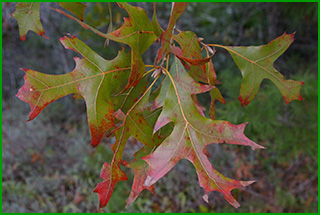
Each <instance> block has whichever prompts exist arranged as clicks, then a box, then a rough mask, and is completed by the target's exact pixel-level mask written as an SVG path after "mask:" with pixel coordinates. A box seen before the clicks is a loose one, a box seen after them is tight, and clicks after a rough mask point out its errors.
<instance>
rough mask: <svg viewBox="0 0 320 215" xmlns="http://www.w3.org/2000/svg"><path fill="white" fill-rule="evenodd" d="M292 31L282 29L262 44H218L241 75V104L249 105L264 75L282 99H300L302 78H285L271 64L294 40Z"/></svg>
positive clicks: (288, 100)
mask: <svg viewBox="0 0 320 215" xmlns="http://www.w3.org/2000/svg"><path fill="white" fill-rule="evenodd" d="M293 37H294V34H286V33H284V34H283V35H282V36H280V37H278V38H276V39H274V40H273V41H271V42H270V43H268V44H267V45H263V46H249V47H245V46H239V47H236V46H221V45H214V46H217V47H221V48H224V49H226V50H227V51H228V52H229V53H230V54H231V56H232V58H233V60H234V62H235V63H236V64H237V66H238V67H239V69H240V70H241V74H242V77H243V80H242V84H241V88H240V96H239V100H240V102H241V105H242V106H246V105H248V104H249V103H250V102H251V101H252V100H253V98H254V97H255V95H256V94H257V92H258V90H259V87H260V84H261V82H262V80H263V79H269V80H271V81H272V82H273V83H274V84H275V85H276V86H277V87H278V89H279V90H280V92H281V94H282V96H283V98H284V101H285V102H286V103H287V104H288V103H289V102H291V101H293V100H303V98H302V96H301V95H300V92H299V91H300V88H301V86H302V85H303V84H304V83H303V82H302V81H294V80H285V79H284V78H283V75H282V74H281V73H280V72H278V71H277V70H276V69H275V68H274V67H273V63H274V61H275V60H276V59H277V58H279V57H280V56H281V55H282V54H283V53H284V52H285V51H286V50H287V49H288V47H289V46H290V45H291V43H292V42H293V40H294V39H293Z"/></svg>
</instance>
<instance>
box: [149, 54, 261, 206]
mask: <svg viewBox="0 0 320 215" xmlns="http://www.w3.org/2000/svg"><path fill="white" fill-rule="evenodd" d="M171 72H172V74H174V75H171V74H168V76H169V77H170V81H171V85H170V87H169V91H168V93H167V98H166V100H165V102H164V106H163V109H162V112H161V114H160V116H159V118H158V120H157V122H156V125H155V128H154V132H155V131H157V130H158V129H160V128H161V127H163V126H164V125H166V124H167V123H169V122H173V123H174V128H173V131H172V133H171V134H170V136H169V137H167V138H166V139H165V140H164V142H162V143H161V145H160V146H159V147H158V148H157V149H156V150H155V151H154V152H153V153H152V154H150V155H148V156H146V157H144V158H143V159H144V160H145V161H146V162H147V163H148V164H149V169H150V170H149V175H148V177H147V179H146V181H145V184H144V185H145V186H151V185H153V184H154V183H155V182H157V181H158V180H159V179H160V178H161V177H162V176H164V175H165V174H166V173H167V172H168V171H170V169H172V168H173V167H174V166H175V164H176V163H177V162H178V161H179V160H181V159H187V160H189V161H190V162H191V163H192V164H193V165H194V166H195V168H196V171H197V174H198V178H199V183H200V186H201V187H203V188H204V189H205V191H206V195H207V194H208V193H209V192H211V191H219V192H222V193H223V194H224V196H225V199H226V200H227V201H228V202H229V203H230V204H232V205H233V206H234V207H239V203H238V202H237V201H236V200H235V199H234V198H233V197H232V195H231V193H230V191H231V190H233V189H235V188H239V187H243V186H247V185H249V184H251V183H253V181H249V182H244V181H237V180H233V179H230V178H227V177H225V176H223V175H222V174H220V173H219V172H218V171H217V170H215V169H214V168H213V167H212V165H211V163H210V162H209V160H208V158H207V155H206V154H205V153H204V149H205V147H206V146H207V145H208V144H211V143H223V142H225V143H227V144H237V145H246V146H250V147H251V148H252V149H257V148H263V147H262V146H260V145H258V144H256V143H254V142H253V141H251V140H250V139H248V138H247V137H246V136H245V135H244V133H243V131H244V129H245V126H246V123H244V124H240V125H232V124H231V123H229V122H227V121H221V120H219V121H218V120H212V119H208V118H206V117H204V116H202V115H201V114H200V113H199V111H198V110H197V107H196V106H195V104H194V102H193V100H192V98H191V94H199V93H203V92H206V91H208V90H210V89H211V88H212V87H210V86H208V85H202V84H199V83H197V82H195V81H194V80H193V79H192V78H191V77H190V76H189V75H188V74H187V73H186V71H185V69H184V67H183V65H182V64H181V62H180V61H178V60H177V58H175V59H174V62H173V65H172V67H171V71H170V73H171ZM171 76H172V77H171ZM206 195H205V196H204V198H205V199H206V198H207V196H206Z"/></svg>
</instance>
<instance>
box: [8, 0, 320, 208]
mask: <svg viewBox="0 0 320 215" xmlns="http://www.w3.org/2000/svg"><path fill="white" fill-rule="evenodd" d="M86 4H87V6H88V7H87V9H86V11H85V21H86V22H87V23H89V24H91V25H92V26H94V27H96V28H98V29H99V30H101V31H104V32H107V29H108V26H109V23H110V19H112V21H113V28H114V29H116V28H118V27H119V26H121V24H122V22H123V19H122V17H123V16H127V14H126V12H125V11H124V10H122V9H121V8H119V7H118V6H117V5H116V4H114V3H111V7H112V13H113V16H112V18H110V14H109V8H108V4H107V3H86ZM132 4H134V5H138V6H140V7H143V8H145V9H146V10H147V13H148V15H150V16H152V13H153V5H152V3H132ZM14 6H15V3H2V40H3V44H2V54H3V59H2V211H3V212H97V209H98V196H97V194H95V193H92V191H93V189H94V187H95V186H96V184H97V183H99V182H100V181H101V179H100V177H99V174H100V169H101V167H102V164H103V163H104V161H108V162H110V160H111V157H112V151H111V149H110V143H112V142H113V141H114V140H113V139H107V138H104V139H103V140H102V142H101V143H100V145H99V146H98V147H97V148H95V149H92V148H91V146H90V134H89V129H88V124H87V121H86V110H85V104H84V102H83V101H82V100H76V99H74V98H73V97H72V96H67V97H65V98H62V99H60V100H58V101H56V102H54V103H52V104H51V105H49V106H48V107H47V108H46V109H45V110H44V111H43V112H42V113H41V114H40V115H39V116H38V117H37V118H36V119H34V120H33V121H31V122H26V119H27V118H28V112H29V106H28V104H26V103H24V102H22V101H20V100H18V99H17V98H16V97H15V94H16V93H17V91H18V89H19V88H20V87H21V86H22V85H23V82H24V81H23V75H24V74H23V72H22V71H19V70H18V69H19V68H20V67H24V68H30V69H33V70H36V71H41V72H44V73H50V74H62V73H67V72H70V71H72V69H73V68H74V66H75V63H74V61H73V59H72V57H74V56H75V53H74V52H72V51H70V50H65V49H64V48H63V46H62V45H61V44H60V43H59V38H60V37H62V36H64V35H65V34H66V33H71V34H74V35H76V36H77V37H79V38H80V39H81V40H83V41H84V42H85V43H86V44H87V45H89V46H90V47H91V48H92V49H93V50H94V51H96V52H97V53H99V54H100V55H101V56H103V57H104V58H106V59H112V58H113V57H115V55H116V53H117V50H119V49H120V48H121V44H120V45H119V44H117V43H113V42H111V41H110V44H109V46H107V47H106V48H104V43H105V40H104V39H103V38H101V37H99V36H97V35H95V34H93V33H92V32H91V31H87V30H85V29H83V28H82V27H81V26H80V25H78V24H77V23H76V22H74V21H71V20H69V19H68V18H66V17H64V16H62V15H60V14H58V13H56V12H54V11H52V10H50V9H49V8H50V7H59V6H58V5H57V4H55V3H41V8H40V10H41V12H40V15H41V20H42V23H43V26H44V29H45V32H46V35H47V36H49V37H50V40H46V39H44V38H42V37H40V36H38V35H36V34H35V33H33V32H29V33H28V35H27V39H26V41H25V42H22V41H21V40H20V39H19V32H18V26H17V22H16V20H15V19H13V18H12V17H11V16H10V13H12V12H13V11H14ZM170 9H171V3H158V4H157V13H158V19H159V22H160V24H161V26H162V28H166V26H167V23H168V20H169V15H170ZM177 27H178V28H179V29H181V30H191V31H194V32H195V33H196V34H197V35H198V36H199V37H203V38H204V39H205V40H204V42H205V43H218V44H223V45H244V46H248V45H262V44H266V43H268V42H270V41H271V40H272V39H274V38H276V37H278V36H280V35H282V34H283V33H284V32H287V33H293V32H296V34H295V41H294V43H293V44H292V45H291V47H290V48H289V49H288V50H287V51H286V52H285V53H284V55H283V56H281V57H280V58H279V59H278V60H277V61H276V63H275V67H276V68H277V69H278V70H279V71H280V72H281V73H282V74H283V75H284V76H285V78H286V79H294V80H300V81H304V83H305V84H304V85H303V87H302V88H301V94H302V96H303V97H304V98H305V100H304V101H293V102H292V103H290V104H288V105H286V104H285V103H284V100H283V98H282V96H281V94H280V92H279V91H278V89H277V88H276V87H275V86H274V85H273V84H272V83H271V82H270V81H268V80H265V81H263V83H262V86H261V88H260V90H259V93H258V95H257V96H256V98H255V100H254V101H253V102H252V103H250V104H249V105H248V106H247V107H244V108H242V107H241V105H240V102H239V101H238V100H237V97H238V96H239V89H240V84H241V74H240V71H239V69H238V68H237V67H236V66H235V64H234V63H233V62H232V59H231V56H230V55H229V54H228V53H227V52H226V51H224V50H220V49H217V52H216V54H215V56H214V57H213V60H214V65H215V68H216V71H217V75H218V79H219V80H220V82H221V83H222V84H221V85H219V86H218V87H219V88H220V90H221V92H222V94H223V96H224V97H225V99H226V101H227V104H225V105H224V104H220V103H216V108H217V117H216V118H217V119H223V120H228V121H230V122H231V123H233V124H240V123H243V122H249V124H248V125H247V128H246V130H245V134H246V135H247V136H248V137H249V138H250V139H252V140H253V141H255V142H256V143H258V144H260V145H263V146H265V147H266V149H265V150H257V151H255V152H253V151H252V150H251V149H250V148H248V147H240V146H230V145H227V144H220V145H214V144H212V145H210V146H209V147H208V150H209V152H210V153H211V158H210V159H211V161H212V163H213V166H214V167H215V168H216V169H217V170H219V171H220V172H221V173H222V174H224V175H226V176H228V177H230V178H234V179H238V180H257V182H256V183H254V184H253V185H251V186H249V187H246V188H244V189H239V190H234V191H232V195H233V196H234V197H235V198H236V199H237V200H238V201H239V203H240V204H241V207H240V208H239V209H234V208H233V207H232V206H231V205H229V204H228V203H227V202H226V201H225V200H224V198H223V195H222V194H221V193H218V192H212V193H211V194H210V195H209V202H210V203H209V204H207V203H205V202H204V201H203V200H202V195H203V194H204V191H203V189H202V188H201V187H199V184H198V179H197V175H196V172H195V169H194V168H193V166H192V165H191V163H189V162H188V161H185V160H183V161H180V162H179V163H178V165H177V166H176V167H174V168H173V170H171V171H170V172H169V173H168V174H167V175H166V176H165V177H164V178H163V179H161V180H160V181H159V182H158V183H156V184H155V189H156V193H157V196H156V197H155V196H153V195H152V194H151V193H150V192H149V191H146V190H145V191H143V192H142V193H141V194H140V196H139V197H138V199H137V200H136V201H135V202H134V203H133V204H132V205H130V206H129V207H127V208H125V204H126V202H125V200H126V198H127V197H128V195H129V193H130V189H131V185H132V180H133V171H131V170H130V169H126V168H124V171H125V172H126V173H127V175H128V178H129V180H128V181H122V182H119V183H118V184H117V186H116V188H115V191H114V193H113V195H112V197H111V200H110V202H109V204H108V206H107V207H106V208H104V209H103V210H102V211H103V212H317V205H318V159H317V157H318V144H317V143H318V122H317V119H318V112H317V110H318V107H317V104H318V101H317V100H318V95H317V93H318V81H317V80H318V50H317V47H318V34H317V32H318V4H317V3H209V2H206V3H200V2H198V3H189V5H188V6H187V8H186V10H185V12H184V13H183V15H182V16H181V17H180V18H179V20H178V23H177ZM157 48H158V46H157V45H155V46H152V47H150V49H149V50H148V51H147V53H146V54H144V56H145V62H146V63H148V64H150V63H152V61H153V59H154V57H155V55H156V51H157ZM208 98H209V97H208V95H206V94H204V95H203V96H201V97H200V98H199V100H200V102H201V103H202V104H203V105H204V106H205V107H207V108H208V103H209V102H208ZM138 147H139V146H138V145H137V144H135V141H130V142H129V143H128V146H127V151H126V152H125V155H124V156H125V158H127V159H128V160H130V159H132V154H133V153H134V151H136V150H137V149H138Z"/></svg>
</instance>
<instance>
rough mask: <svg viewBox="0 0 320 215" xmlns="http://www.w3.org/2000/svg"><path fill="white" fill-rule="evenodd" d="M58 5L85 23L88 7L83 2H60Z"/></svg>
mask: <svg viewBox="0 0 320 215" xmlns="http://www.w3.org/2000/svg"><path fill="white" fill-rule="evenodd" d="M58 4H59V5H60V6H61V7H63V8H64V9H67V10H68V11H70V12H71V13H73V14H74V15H76V16H77V17H78V18H79V19H80V20H81V21H83V18H84V10H85V9H86V7H87V5H85V4H83V3H81V2H58Z"/></svg>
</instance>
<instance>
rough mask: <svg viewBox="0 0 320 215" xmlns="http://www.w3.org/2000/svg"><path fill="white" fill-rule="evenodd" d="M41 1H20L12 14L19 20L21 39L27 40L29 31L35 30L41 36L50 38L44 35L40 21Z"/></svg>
mask: <svg viewBox="0 0 320 215" xmlns="http://www.w3.org/2000/svg"><path fill="white" fill-rule="evenodd" d="M39 8H40V2H19V3H18V4H16V10H15V11H14V12H13V13H12V16H13V17H14V18H16V20H17V21H18V26H19V32H20V39H21V40H22V41H25V40H26V36H27V33H28V31H33V32H35V33H37V34H39V35H40V36H42V37H44V38H46V39H49V38H48V37H47V36H45V35H44V30H43V27H42V24H41V22H40V12H39Z"/></svg>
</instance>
